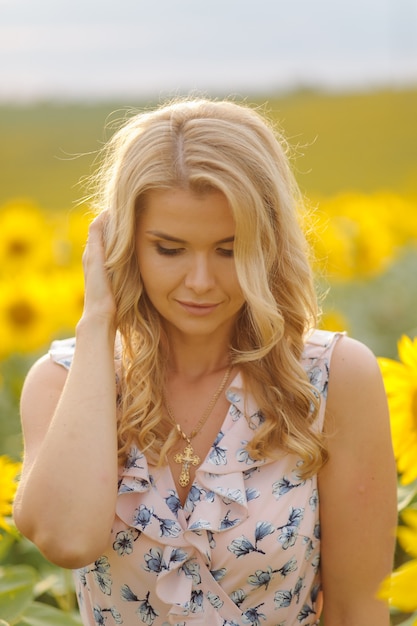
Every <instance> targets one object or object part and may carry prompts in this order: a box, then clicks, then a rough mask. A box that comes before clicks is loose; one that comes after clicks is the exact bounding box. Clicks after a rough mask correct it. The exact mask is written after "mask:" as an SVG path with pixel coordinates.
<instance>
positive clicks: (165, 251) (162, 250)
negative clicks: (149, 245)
mask: <svg viewBox="0 0 417 626" xmlns="http://www.w3.org/2000/svg"><path fill="white" fill-rule="evenodd" d="M155 248H156V251H157V252H158V254H162V255H165V256H175V255H177V254H180V253H181V252H182V251H183V250H184V248H166V247H165V246H163V245H161V244H160V243H159V242H156V243H155Z"/></svg>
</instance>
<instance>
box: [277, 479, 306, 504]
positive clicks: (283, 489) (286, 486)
mask: <svg viewBox="0 0 417 626" xmlns="http://www.w3.org/2000/svg"><path fill="white" fill-rule="evenodd" d="M304 484H305V482H304V481H302V482H299V483H292V482H290V481H289V480H288V478H287V477H286V476H283V477H282V478H281V479H280V480H277V481H276V482H274V483H273V485H272V494H273V496H274V498H275V499H276V500H279V498H280V497H281V496H284V495H285V494H287V493H289V492H290V491H291V490H292V489H295V488H296V487H302V486H303V485H304Z"/></svg>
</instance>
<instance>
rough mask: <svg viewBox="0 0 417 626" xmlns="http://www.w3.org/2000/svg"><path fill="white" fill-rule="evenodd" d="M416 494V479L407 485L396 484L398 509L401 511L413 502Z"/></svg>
mask: <svg viewBox="0 0 417 626" xmlns="http://www.w3.org/2000/svg"><path fill="white" fill-rule="evenodd" d="M416 494H417V480H415V481H414V482H412V483H411V484H409V485H402V484H401V483H399V485H398V510H399V511H402V510H403V509H405V508H407V507H408V506H410V505H411V504H412V503H413V500H414V498H415V497H416Z"/></svg>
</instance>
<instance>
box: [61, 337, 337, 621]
mask: <svg viewBox="0 0 417 626" xmlns="http://www.w3.org/2000/svg"><path fill="white" fill-rule="evenodd" d="M338 337H339V335H338V334H333V333H330V332H325V331H315V332H314V333H313V334H312V335H311V337H310V338H309V340H308V341H307V343H306V346H305V351H304V356H303V364H304V366H305V369H306V371H307V372H308V375H309V378H310V381H311V382H312V384H313V385H314V386H315V387H316V389H317V392H318V394H319V395H320V396H321V399H322V402H321V408H320V413H319V416H318V420H317V428H321V427H322V423H323V417H324V411H325V404H326V395H327V384H328V377H329V367H330V358H331V353H332V350H333V347H334V345H335V343H336V341H337V339H338ZM73 351H74V340H63V341H57V342H54V343H53V344H52V347H51V356H52V358H53V360H54V361H56V362H57V363H60V364H61V365H63V366H65V367H67V368H68V367H69V366H70V364H71V360H72V354H73ZM226 395H227V398H228V400H229V402H230V407H229V410H228V413H227V415H226V417H225V420H224V423H223V425H222V427H221V430H220V432H219V433H218V435H217V437H216V440H215V441H214V443H213V445H212V447H211V449H210V451H209V453H208V455H207V457H206V459H205V460H204V462H203V463H202V464H201V466H200V467H199V468H198V469H197V472H196V476H195V480H194V484H193V485H192V487H191V489H190V492H189V495H188V498H187V500H186V503H185V505H184V507H182V506H181V503H180V501H179V498H178V496H177V492H176V489H175V484H174V481H173V478H172V475H171V472H170V469H169V467H168V466H165V467H162V468H160V469H156V468H155V467H151V466H149V465H148V463H147V461H146V458H145V457H144V455H143V454H141V452H140V451H139V450H137V449H136V448H133V449H132V450H131V453H130V456H129V459H128V462H127V463H126V466H125V467H123V468H121V469H120V481H119V492H118V499H117V506H116V511H115V518H114V525H113V528H112V532H111V536H110V537H109V542H108V547H107V550H106V552H105V553H104V554H103V555H102V556H100V557H99V558H98V559H97V560H96V561H95V562H94V563H91V564H90V565H88V566H87V567H83V568H82V569H79V570H76V571H75V572H74V576H75V582H76V590H77V594H78V602H79V607H80V612H81V616H82V620H83V623H84V624H85V626H114V625H116V624H124V625H125V626H140V625H142V624H146V625H147V626H203V625H204V626H314V625H317V624H318V621H319V615H320V611H321V604H322V601H321V592H320V569H319V564H320V522H319V497H318V490H317V477H316V476H313V477H312V478H309V479H307V480H302V479H300V477H299V474H298V470H299V467H300V462H301V461H300V459H299V458H297V457H296V456H294V455H291V454H284V453H283V455H282V457H281V458H279V459H278V460H275V461H270V460H266V461H265V460H260V461H256V460H254V459H252V458H251V457H250V456H249V454H248V453H247V452H246V449H245V447H246V443H247V442H248V441H249V440H250V439H251V438H252V436H253V433H254V432H255V431H256V429H257V428H258V426H259V424H260V423H261V421H262V415H261V414H260V412H259V410H258V408H257V406H256V405H255V404H254V402H253V400H252V399H251V398H250V397H248V396H247V394H245V391H244V389H243V388H242V382H241V378H240V376H239V375H238V376H237V377H236V378H235V379H234V381H233V382H232V384H231V386H230V387H229V388H228V390H227V392H226ZM244 406H245V407H246V414H245V413H244ZM103 462H105V460H103Z"/></svg>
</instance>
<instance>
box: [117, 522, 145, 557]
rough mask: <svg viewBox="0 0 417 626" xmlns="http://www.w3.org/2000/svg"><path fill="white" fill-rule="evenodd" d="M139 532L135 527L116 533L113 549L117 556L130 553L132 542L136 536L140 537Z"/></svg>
mask: <svg viewBox="0 0 417 626" xmlns="http://www.w3.org/2000/svg"><path fill="white" fill-rule="evenodd" d="M140 534H141V533H140V531H139V530H137V529H136V528H129V529H128V530H121V531H120V532H118V533H117V535H116V540H115V541H114V543H113V550H115V551H116V552H117V554H118V555H119V556H124V555H125V554H132V552H133V543H134V542H135V541H136V540H137V539H138V537H140Z"/></svg>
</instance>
